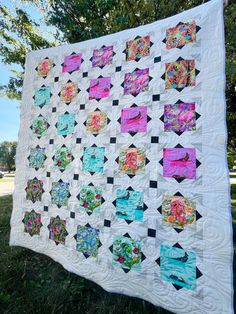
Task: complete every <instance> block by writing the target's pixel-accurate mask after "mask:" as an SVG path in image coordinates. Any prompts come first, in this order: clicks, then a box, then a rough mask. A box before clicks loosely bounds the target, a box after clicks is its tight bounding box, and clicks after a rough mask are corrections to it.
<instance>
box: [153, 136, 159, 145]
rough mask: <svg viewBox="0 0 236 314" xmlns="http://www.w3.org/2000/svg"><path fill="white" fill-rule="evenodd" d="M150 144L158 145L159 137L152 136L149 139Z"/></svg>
mask: <svg viewBox="0 0 236 314" xmlns="http://www.w3.org/2000/svg"><path fill="white" fill-rule="evenodd" d="M151 143H153V144H154V143H159V137H158V136H152V137H151Z"/></svg>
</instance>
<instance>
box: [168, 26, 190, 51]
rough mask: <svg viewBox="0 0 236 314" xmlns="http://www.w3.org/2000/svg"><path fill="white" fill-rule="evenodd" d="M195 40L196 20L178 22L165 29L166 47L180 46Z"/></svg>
mask: <svg viewBox="0 0 236 314" xmlns="http://www.w3.org/2000/svg"><path fill="white" fill-rule="evenodd" d="M194 42H196V22H195V21H191V22H187V23H181V22H180V23H179V24H177V25H176V26H175V27H170V28H168V29H167V30H166V49H172V48H182V47H183V46H185V45H187V44H190V43H194Z"/></svg>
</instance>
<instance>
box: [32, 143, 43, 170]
mask: <svg viewBox="0 0 236 314" xmlns="http://www.w3.org/2000/svg"><path fill="white" fill-rule="evenodd" d="M46 158H47V157H46V154H45V148H41V147H35V148H31V150H30V155H29V157H28V159H29V166H30V167H31V168H35V169H36V170H38V169H40V168H43V167H44V161H45V159H46Z"/></svg>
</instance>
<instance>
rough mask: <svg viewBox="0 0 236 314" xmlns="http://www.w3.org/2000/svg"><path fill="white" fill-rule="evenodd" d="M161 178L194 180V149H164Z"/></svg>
mask: <svg viewBox="0 0 236 314" xmlns="http://www.w3.org/2000/svg"><path fill="white" fill-rule="evenodd" d="M163 176H164V177H170V178H176V179H196V150H195V148H164V150H163Z"/></svg>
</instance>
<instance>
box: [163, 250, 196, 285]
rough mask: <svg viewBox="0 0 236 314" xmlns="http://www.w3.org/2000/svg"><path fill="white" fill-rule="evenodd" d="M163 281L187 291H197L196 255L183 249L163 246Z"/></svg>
mask: <svg viewBox="0 0 236 314" xmlns="http://www.w3.org/2000/svg"><path fill="white" fill-rule="evenodd" d="M160 267H161V279H162V280H163V281H168V282H171V283H172V284H174V285H177V286H180V287H184V288H186V289H190V290H195V289H196V254H195V252H193V251H188V252H186V251H184V250H183V249H181V248H178V247H173V246H167V245H161V250H160Z"/></svg>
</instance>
